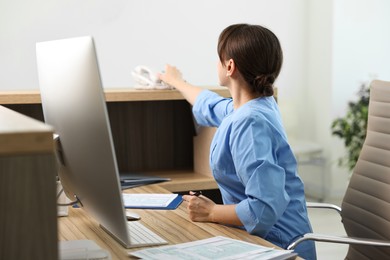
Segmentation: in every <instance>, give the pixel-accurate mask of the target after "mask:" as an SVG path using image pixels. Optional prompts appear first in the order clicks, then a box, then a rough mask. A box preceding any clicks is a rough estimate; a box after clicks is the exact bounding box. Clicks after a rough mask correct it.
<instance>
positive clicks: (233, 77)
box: [160, 24, 316, 259]
mask: <svg viewBox="0 0 390 260" xmlns="http://www.w3.org/2000/svg"><path fill="white" fill-rule="evenodd" d="M218 55H219V62H218V77H219V83H220V85H221V86H226V87H227V88H228V89H229V91H230V93H231V96H232V99H226V98H223V97H221V96H219V95H217V94H216V93H214V92H211V91H208V90H205V89H203V88H198V87H195V86H192V85H191V84H189V83H187V82H186V81H185V80H183V78H182V75H181V72H180V71H179V70H178V69H176V68H175V67H173V66H170V65H167V66H166V70H165V73H163V74H161V75H160V79H161V80H162V81H164V82H165V83H166V84H169V85H171V86H173V87H175V88H176V89H177V90H179V91H180V92H181V93H182V94H183V96H184V97H185V98H186V99H187V100H188V102H189V103H191V104H192V105H193V114H194V116H195V119H196V121H197V123H198V124H200V125H204V126H216V127H218V129H217V131H216V133H215V136H214V139H213V141H212V144H211V148H210V166H211V169H212V172H213V175H214V178H215V180H216V181H217V183H218V186H219V188H220V191H221V194H222V198H223V202H224V204H223V205H219V204H215V203H214V202H213V201H212V200H210V199H208V198H207V197H205V196H199V197H198V196H191V195H185V196H183V198H184V200H186V201H188V210H189V217H190V219H191V220H193V221H201V222H216V223H221V224H227V225H234V226H238V227H242V228H245V229H246V230H247V232H249V233H251V234H254V235H257V236H260V237H263V238H265V239H266V240H268V241H270V242H272V243H273V244H276V245H278V246H280V247H283V248H286V247H287V246H288V245H289V243H291V242H292V241H294V240H295V239H296V238H297V237H299V236H301V235H302V234H304V233H307V232H311V231H312V230H311V225H310V222H309V220H308V217H307V209H306V202H305V197H304V186H303V183H302V181H301V179H300V178H299V176H298V175H297V162H296V159H295V157H294V155H293V153H292V150H291V148H290V146H289V144H288V142H287V136H286V133H285V130H284V128H283V125H282V121H281V116H280V112H279V109H278V107H277V104H276V102H275V100H274V98H273V83H274V81H275V80H276V78H277V77H278V75H279V72H280V70H281V67H282V61H283V53H282V50H281V46H280V43H279V40H278V38H277V37H276V36H275V35H274V34H273V33H272V32H271V31H270V30H268V29H266V28H264V27H262V26H259V25H248V24H236V25H231V26H229V27H227V28H226V29H225V30H223V31H222V33H221V35H220V36H219V40H218ZM295 251H296V252H298V254H299V256H301V257H303V258H305V259H315V258H316V253H315V246H314V243H313V242H312V241H307V242H304V243H302V244H300V246H299V247H298V248H297V249H296V250H295Z"/></svg>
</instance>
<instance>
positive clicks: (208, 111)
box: [192, 90, 233, 127]
mask: <svg viewBox="0 0 390 260" xmlns="http://www.w3.org/2000/svg"><path fill="white" fill-rule="evenodd" d="M232 110H233V102H232V99H231V98H224V97H222V96H220V95H218V94H217V93H215V92H212V91H209V90H203V91H202V92H200V93H199V95H198V97H197V98H196V100H195V104H194V106H193V108H192V113H193V114H194V117H195V120H196V122H197V123H198V124H199V125H202V126H216V127H217V126H219V125H220V124H221V122H222V120H223V118H224V117H225V116H226V115H227V114H229V113H230V112H231V111H232Z"/></svg>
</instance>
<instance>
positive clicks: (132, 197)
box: [123, 193, 178, 208]
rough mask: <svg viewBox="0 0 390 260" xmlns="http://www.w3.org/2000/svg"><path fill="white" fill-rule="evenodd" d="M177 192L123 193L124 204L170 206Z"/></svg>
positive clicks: (128, 205) (133, 205)
mask: <svg viewBox="0 0 390 260" xmlns="http://www.w3.org/2000/svg"><path fill="white" fill-rule="evenodd" d="M177 196H178V195H177V194H173V193H167V194H155V193H150V194H149V193H134V194H129V193H123V204H124V205H125V207H151V208H152V207H157V208H164V207H168V206H169V204H171V202H172V201H173V200H174V199H175V198H176V197H177Z"/></svg>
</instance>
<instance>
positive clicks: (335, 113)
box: [303, 0, 390, 197]
mask: <svg viewBox="0 0 390 260" xmlns="http://www.w3.org/2000/svg"><path fill="white" fill-rule="evenodd" d="M308 9H309V18H308V23H309V32H308V35H309V37H308V46H309V48H308V55H309V58H308V70H307V72H308V76H307V79H308V84H307V86H306V91H307V93H308V99H309V100H310V101H306V102H308V107H309V108H310V109H308V110H307V111H306V115H307V118H308V120H307V123H306V125H305V128H307V129H308V130H306V131H303V136H310V137H311V139H312V140H316V141H317V142H319V143H321V144H322V146H323V147H324V149H325V154H326V156H327V159H328V163H327V172H329V173H330V174H329V175H328V176H327V177H328V180H327V181H328V186H327V187H328V194H329V197H340V196H342V195H343V194H344V191H345V188H346V185H347V183H348V176H349V172H348V170H347V169H345V168H340V167H339V166H338V163H337V161H338V159H339V158H340V157H341V156H343V154H344V152H345V149H344V147H343V143H342V141H341V140H340V139H338V138H336V137H332V136H331V134H330V125H331V123H332V121H333V120H334V119H335V118H336V117H339V116H343V115H344V114H345V112H346V109H347V103H348V102H349V101H352V100H356V98H357V96H356V93H357V91H358V90H359V87H360V85H361V84H362V83H364V82H369V81H371V80H372V79H373V78H379V79H382V80H387V81H390V62H389V61H390V51H389V48H388V46H390V33H389V32H390V16H389V15H388V10H390V2H389V1H386V0H358V1H356V0H342V1H340V0H335V1H324V0H313V1H309V2H308Z"/></svg>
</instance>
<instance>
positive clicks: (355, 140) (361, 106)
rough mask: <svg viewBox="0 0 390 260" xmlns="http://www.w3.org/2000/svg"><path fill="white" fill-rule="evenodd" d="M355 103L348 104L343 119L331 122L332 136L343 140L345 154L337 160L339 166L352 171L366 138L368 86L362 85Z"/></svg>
mask: <svg viewBox="0 0 390 260" xmlns="http://www.w3.org/2000/svg"><path fill="white" fill-rule="evenodd" d="M357 94H358V97H359V98H358V100H357V101H356V102H349V103H348V110H347V113H346V115H345V116H344V117H340V118H336V119H335V120H334V121H333V122H332V127H331V129H332V135H335V136H337V137H339V138H341V139H343V140H344V145H345V148H346V149H347V154H346V155H345V156H344V157H342V158H340V159H339V165H341V166H346V167H348V169H349V170H351V171H352V170H353V168H354V167H355V164H356V162H357V159H358V158H359V154H360V150H361V148H362V146H363V142H364V139H365V138H366V131H367V118H368V101H369V99H370V88H369V86H367V85H365V84H362V86H361V87H360V90H359V92H358V93H357Z"/></svg>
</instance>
